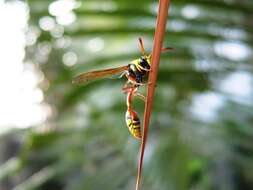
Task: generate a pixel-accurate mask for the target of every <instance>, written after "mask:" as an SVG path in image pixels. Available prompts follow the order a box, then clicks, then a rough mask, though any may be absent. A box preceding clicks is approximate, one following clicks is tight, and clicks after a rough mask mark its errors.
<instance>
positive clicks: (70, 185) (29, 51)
mask: <svg viewBox="0 0 253 190" xmlns="http://www.w3.org/2000/svg"><path fill="white" fill-rule="evenodd" d="M52 3H53V2H52V1H46V0H36V1H35V0H30V1H28V6H29V14H30V19H29V28H28V32H27V35H28V36H29V35H31V34H36V35H37V36H36V35H35V36H36V37H37V38H36V41H35V42H34V43H31V44H28V45H27V48H26V59H27V60H29V61H31V62H32V63H33V64H35V65H36V66H37V67H38V68H39V69H40V70H41V71H42V72H43V74H44V76H45V80H44V81H42V83H41V84H40V86H41V88H42V90H43V91H44V95H45V102H47V103H49V105H50V106H51V108H52V110H53V114H52V116H51V117H50V119H48V121H47V122H46V123H45V124H44V125H43V126H34V128H32V129H30V130H28V131H25V130H24V131H19V136H18V137H15V138H17V139H19V141H20V142H21V143H20V144H21V145H20V146H21V147H20V151H19V152H18V153H17V154H16V155H15V156H14V157H12V158H9V159H10V160H9V161H7V162H6V163H4V164H3V165H1V166H0V179H1V180H2V181H3V183H2V184H3V186H4V185H5V184H8V185H5V187H6V188H8V187H11V188H14V189H15V190H21V189H26V190H28V189H36V190H37V189H38V190H49V189H68V190H79V189H80V190H81V189H82V190H95V189H105V190H114V189H115V190H116V189H121V190H123V189H133V188H134V183H135V177H136V173H137V159H138V148H139V142H137V141H136V140H135V139H133V138H132V137H131V136H130V134H129V132H128V129H127V127H126V126H125V121H124V114H125V111H126V105H125V95H124V94H123V93H122V92H121V88H122V86H123V84H124V82H125V78H121V79H116V78H117V77H114V78H113V79H104V80H99V81H95V82H92V83H90V84H87V85H85V86H74V85H72V84H71V80H72V78H73V77H74V76H75V75H77V74H79V73H81V72H84V71H88V70H91V69H102V68H110V67H114V66H119V65H124V64H128V63H129V61H131V60H132V59H135V58H136V57H138V56H139V55H140V53H139V49H138V42H137V39H138V37H143V38H144V43H145V44H144V45H145V48H146V50H148V51H150V50H151V48H152V36H153V34H154V26H155V18H156V11H157V10H156V8H157V1H141V0H140V1H129V0H128V1H123V0H121V1H119V0H117V1H116V0H111V1H101V0H92V1H91V0H87V1H80V2H77V3H79V6H78V7H76V8H75V9H74V10H73V14H74V15H75V17H76V20H75V21H74V22H73V23H72V24H70V25H66V26H63V25H61V24H59V23H60V21H59V20H60V18H59V17H57V16H54V15H51V13H49V10H50V9H49V8H48V7H49V6H50V5H52ZM252 11H253V4H252V2H251V1H250V0H245V1H235V0H231V1H221V0H219V1H218V0H215V1H214V0H212V1H211V0H189V1H188V0H187V1H186V0H175V1H172V3H171V10H170V16H169V20H168V30H167V33H166V38H165V42H164V45H165V46H170V47H174V48H175V49H176V50H175V51H174V52H171V53H168V54H164V55H162V59H161V64H160V72H159V75H158V85H157V89H156V99H155V102H154V109H153V114H152V118H151V126H150V134H149V138H148V144H147V150H146V157H145V163H144V176H143V189H145V190H149V189H150V190H151V189H152V190H187V189H192V190H200V189H201V190H202V189H205V190H212V189H219V190H237V189H238V190H239V189H253V168H252V167H253V166H252V163H253V148H252V139H253V138H252V136H253V129H252V121H253V120H252V118H253V112H252V109H253V105H252V99H253V91H252V88H251V89H245V91H249V90H250V92H249V93H248V94H246V95H245V94H243V93H242V94H240V92H237V91H235V92H231V91H229V90H226V88H225V87H224V85H221V84H224V81H226V80H228V78H229V77H231V76H234V75H237V74H239V75H240V76H247V77H249V78H250V81H251V86H252V83H253V82H252V81H253V79H252V71H253V68H252V59H253V57H252V55H249V56H246V57H242V58H234V56H233V55H232V54H233V53H234V52H233V51H232V50H231V54H225V53H224V52H227V50H226V49H224V48H223V49H222V48H219V46H218V45H219V44H221V43H235V44H239V45H243V47H247V48H248V49H250V50H252V45H253V44H252V43H253V38H252V36H253V35H252V34H253V30H252V27H253V26H252ZM43 18H44V19H45V18H46V19H49V21H50V22H51V21H53V23H54V27H53V28H51V29H49V30H46V31H45V30H43V29H42V28H43V26H42V28H41V26H40V25H42V24H41V22H42V20H41V19H43ZM39 23H40V24H39ZM227 48H228V49H229V48H230V47H229V46H227ZM238 51H239V50H238ZM69 53H70V54H69ZM68 56H69V57H68ZM75 58H77V60H76V62H75ZM74 63H75V64H74ZM235 85H236V84H235ZM241 85H243V84H241ZM248 88H249V87H248ZM239 89H241V88H239ZM141 91H144V89H141ZM237 93H238V94H237ZM206 95H207V96H209V97H210V95H211V100H210V99H209V100H208V101H209V102H208V101H207V102H204V103H203V101H202V96H206ZM212 97H214V98H215V100H217V99H219V101H220V102H221V103H220V104H218V105H219V106H217V108H215V109H212V110H211V111H209V114H210V112H211V116H210V115H208V113H207V112H208V110H209V107H210V106H211V107H212V104H215V103H217V102H212V100H213V99H212ZM210 102H211V103H210ZM196 104H197V105H198V106H197V108H198V114H195V112H194V111H193V110H194V106H195V105H196ZM210 104H211V105H210ZM134 107H135V108H136V110H138V112H139V113H140V115H141V116H142V115H143V110H144V105H143V103H142V102H141V101H139V100H137V99H136V101H134ZM206 114H207V115H206ZM14 133H15V131H14V132H11V133H10V134H8V138H11V137H12V136H14ZM6 138H7V137H6ZM6 146H8V143H6ZM13 173H14V174H13ZM10 174H13V176H12V175H10Z"/></svg>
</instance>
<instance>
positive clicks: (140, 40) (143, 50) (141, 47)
mask: <svg viewBox="0 0 253 190" xmlns="http://www.w3.org/2000/svg"><path fill="white" fill-rule="evenodd" d="M139 45H140V50H141V53H142V54H143V55H146V52H145V49H144V45H143V40H142V38H139Z"/></svg>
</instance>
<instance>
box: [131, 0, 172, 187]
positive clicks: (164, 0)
mask: <svg viewBox="0 0 253 190" xmlns="http://www.w3.org/2000/svg"><path fill="white" fill-rule="evenodd" d="M169 5H170V0H159V7H158V15H157V20H156V29H155V36H154V45H153V50H152V57H151V71H150V72H149V78H148V87H147V99H146V103H145V112H144V119H143V121H144V122H143V133H142V134H143V135H142V141H141V147H140V158H139V163H138V175H137V180H136V188H135V190H139V189H140V182H141V175H142V165H143V158H144V152H145V146H146V141H147V135H148V127H149V120H150V115H151V111H152V105H153V97H154V93H155V87H156V80H157V73H158V68H159V61H160V55H161V50H162V45H163V39H164V34H165V29H166V22H167V16H168V9H169Z"/></svg>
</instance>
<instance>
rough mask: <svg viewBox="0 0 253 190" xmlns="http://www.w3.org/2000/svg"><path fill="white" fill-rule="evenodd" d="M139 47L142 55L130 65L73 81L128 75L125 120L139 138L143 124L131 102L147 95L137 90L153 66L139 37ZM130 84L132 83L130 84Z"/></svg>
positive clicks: (81, 82)
mask: <svg viewBox="0 0 253 190" xmlns="http://www.w3.org/2000/svg"><path fill="white" fill-rule="evenodd" d="M139 48H140V51H141V54H142V56H141V57H140V58H138V59H135V60H133V61H131V62H130V63H129V64H128V65H125V66H121V67H115V68H109V69H104V70H95V71H90V72H85V73H81V74H80V75H78V76H76V77H75V78H74V79H73V81H72V83H74V84H83V83H87V82H89V81H91V80H94V79H99V78H104V77H108V76H112V75H116V74H120V76H121V77H122V76H126V78H127V82H126V84H125V85H124V87H123V88H122V90H123V91H124V92H126V93H127V101H126V102H127V111H126V115H125V120H126V124H127V127H128V129H129V131H130V133H131V134H132V135H133V136H134V137H135V138H137V139H140V138H141V125H140V119H139V117H138V114H137V112H136V111H134V110H133V108H132V103H131V102H132V98H133V96H138V97H140V98H141V99H143V100H145V96H144V95H142V94H140V93H138V92H137V90H138V88H139V86H141V85H144V84H145V83H143V78H144V77H145V76H146V75H148V73H149V71H150V68H151V54H147V53H146V51H145V49H144V45H143V41H142V39H141V38H139ZM172 49H173V48H169V47H168V48H163V49H162V52H164V51H168V50H172ZM128 84H130V86H129V85H128Z"/></svg>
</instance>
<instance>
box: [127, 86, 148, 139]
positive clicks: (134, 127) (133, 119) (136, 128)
mask: <svg viewBox="0 0 253 190" xmlns="http://www.w3.org/2000/svg"><path fill="white" fill-rule="evenodd" d="M137 90H138V85H133V86H131V87H125V88H123V91H124V92H126V93H127V99H126V104H127V111H126V115H125V120H126V125H127V127H128V129H129V131H130V133H131V134H132V136H133V137H135V138H137V139H141V137H142V136H141V122H140V119H139V116H138V114H137V112H136V111H134V110H133V108H132V98H133V96H139V97H140V98H142V99H143V100H145V97H144V96H143V95H142V94H139V93H138V92H136V91H137Z"/></svg>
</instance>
